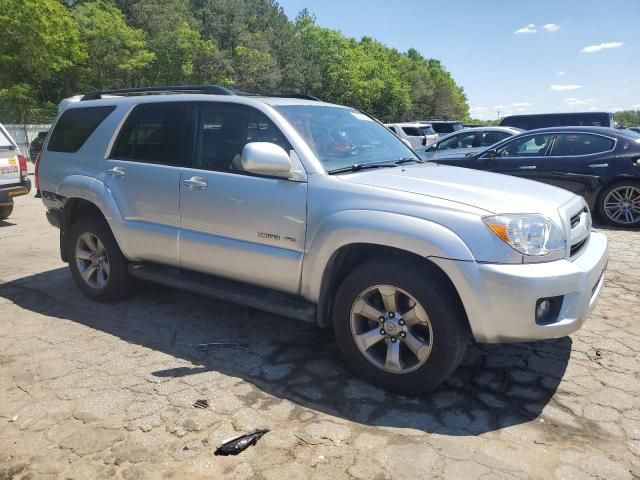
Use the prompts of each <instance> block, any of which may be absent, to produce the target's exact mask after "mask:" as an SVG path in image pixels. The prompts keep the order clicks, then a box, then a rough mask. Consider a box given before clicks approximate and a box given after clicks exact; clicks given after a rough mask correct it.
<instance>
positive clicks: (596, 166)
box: [589, 163, 609, 168]
mask: <svg viewBox="0 0 640 480" xmlns="http://www.w3.org/2000/svg"><path fill="white" fill-rule="evenodd" d="M608 166H609V164H608V163H592V164H591V165H589V168H607V167H608Z"/></svg>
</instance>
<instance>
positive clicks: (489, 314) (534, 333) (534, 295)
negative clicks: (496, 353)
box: [436, 232, 609, 343]
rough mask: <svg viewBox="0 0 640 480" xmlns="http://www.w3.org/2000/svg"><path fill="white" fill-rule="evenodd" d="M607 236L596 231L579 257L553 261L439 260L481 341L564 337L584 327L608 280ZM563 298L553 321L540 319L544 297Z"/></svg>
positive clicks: (474, 333)
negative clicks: (540, 321) (539, 303)
mask: <svg viewBox="0 0 640 480" xmlns="http://www.w3.org/2000/svg"><path fill="white" fill-rule="evenodd" d="M608 257H609V250H608V244H607V237H606V236H605V235H604V234H601V233H597V232H593V233H592V234H591V236H590V238H589V240H588V245H587V246H586V247H585V248H584V249H583V250H582V252H581V253H580V255H579V257H578V258H576V259H574V260H572V261H569V260H558V261H555V262H548V263H537V264H535V263H534V264H518V265H502V264H501V265H498V264H478V263H474V262H458V261H453V260H438V261H437V262H436V263H438V264H439V265H440V266H441V268H443V270H444V271H445V272H447V273H448V274H449V276H450V278H451V280H452V281H453V283H454V285H455V286H456V288H457V289H458V293H459V294H460V298H461V300H462V303H463V304H464V307H465V310H466V312H467V317H468V318H469V324H470V326H471V330H472V333H473V335H474V337H475V339H476V341H478V342H483V343H499V342H522V341H533V340H542V339H547V338H559V337H563V336H566V335H569V334H570V333H572V332H574V331H576V330H577V329H579V328H580V327H581V326H582V324H583V323H584V321H585V319H586V318H587V316H588V315H589V313H591V311H592V310H593V308H594V307H595V305H596V303H597V301H598V297H599V295H600V291H601V290H602V285H603V282H604V270H605V268H606V265H607V261H608ZM549 297H562V304H561V307H560V310H559V312H558V314H557V316H556V317H555V318H554V319H553V321H551V322H549V323H545V324H538V323H536V320H535V308H536V303H537V301H538V300H539V299H543V298H549Z"/></svg>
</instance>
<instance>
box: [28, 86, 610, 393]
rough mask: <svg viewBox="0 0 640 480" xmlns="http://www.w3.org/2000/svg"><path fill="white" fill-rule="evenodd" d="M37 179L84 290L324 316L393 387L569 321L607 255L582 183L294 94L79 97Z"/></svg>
mask: <svg viewBox="0 0 640 480" xmlns="http://www.w3.org/2000/svg"><path fill="white" fill-rule="evenodd" d="M37 181H38V184H39V187H40V190H41V192H42V198H43V202H44V205H45V206H46V209H47V217H48V219H49V221H50V223H51V224H53V225H54V226H56V227H59V229H60V252H61V256H62V259H63V260H64V261H65V262H68V263H69V267H70V270H71V274H72V276H73V279H74V281H75V282H76V283H77V285H78V287H79V288H80V290H82V291H83V292H84V293H85V294H86V295H87V296H89V297H90V298H92V299H94V300H97V301H113V300H116V299H119V298H122V297H123V296H125V295H127V294H128V293H129V292H130V291H131V279H132V278H134V277H137V278H141V279H145V280H149V281H153V282H158V283H162V284H167V285H171V286H175V287H178V288H182V289H186V290H189V291H193V292H198V293H202V294H206V295H211V296H213V297H216V298H221V299H224V300H228V301H231V302H237V303H241V304H246V305H250V306H252V307H255V308H259V309H263V310H267V311H270V312H274V313H277V314H282V315H285V316H289V317H293V318H298V319H301V320H306V321H309V322H315V323H317V324H318V325H319V326H320V327H330V326H333V329H334V331H335V336H336V340H337V343H338V345H339V347H340V349H341V351H342V353H343V354H344V357H345V358H346V360H347V362H348V363H349V364H350V365H351V367H352V368H353V369H354V370H355V371H356V372H358V373H359V374H361V375H363V376H365V377H366V378H368V379H369V380H371V381H373V382H375V383H376V384H378V385H381V386H382V387H384V388H386V389H389V390H392V391H397V392H403V393H416V392H420V391H425V390H428V389H431V388H433V387H434V386H436V385H438V384H439V383H440V382H441V381H442V380H444V379H445V378H446V377H447V376H448V375H450V374H451V373H452V372H453V371H454V369H455V368H456V367H457V366H458V364H459V363H460V361H461V360H462V358H463V355H464V353H465V350H466V348H467V346H468V344H469V343H470V342H471V341H472V340H474V341H476V342H485V343H497V342H518V341H534V340H541V339H547V338H557V337H562V336H565V335H568V334H570V333H571V332H573V331H575V330H576V329H578V328H579V327H580V326H581V325H582V323H583V322H584V320H585V318H586V317H587V316H588V314H589V312H590V311H591V309H592V308H593V307H594V305H595V303H596V301H597V299H598V296H599V294H600V290H601V288H602V284H603V272H604V269H605V266H606V263H607V257H608V248H607V239H606V237H605V236H604V235H603V234H601V233H597V232H592V231H591V216H590V213H589V210H588V208H587V206H586V204H585V202H584V200H583V199H582V198H581V197H578V196H576V195H574V194H572V193H569V192H567V191H565V190H560V189H558V188H554V187H551V186H547V185H544V184H540V183H535V182H531V181H527V180H522V179H518V178H513V177H507V176H502V175H496V174H492V173H486V172H480V171H471V170H465V169H460V168H455V167H448V166H437V165H431V164H424V163H423V162H422V161H421V160H420V159H419V158H418V157H417V156H416V155H415V154H414V152H413V151H412V150H411V149H410V148H408V147H407V146H406V145H405V144H404V143H403V142H402V141H401V140H400V139H399V138H398V137H397V136H395V135H394V134H392V133H391V132H390V131H389V130H387V129H386V128H385V127H384V126H383V125H382V124H380V123H379V122H377V121H376V120H375V119H373V118H371V117H370V116H368V115H366V114H364V113H362V112H360V111H357V110H354V109H352V108H348V107H343V106H338V105H332V104H328V103H323V102H321V101H318V100H317V99H314V98H313V97H305V96H304V95H293V96H289V97H285V96H271V97H261V96H249V95H246V94H236V93H235V92H233V91H230V90H227V89H225V88H222V87H217V86H197V87H193V86H192V87H162V88H158V87H156V88H148V89H130V90H118V91H109V92H94V93H91V94H88V95H85V96H84V97H82V99H81V100H80V101H76V102H69V103H68V104H67V105H66V106H65V108H64V109H63V110H62V112H61V113H60V114H59V116H58V118H57V120H56V122H55V125H54V127H53V128H52V129H51V132H50V133H49V135H48V137H47V139H46V141H45V144H44V149H43V153H42V157H41V160H40V163H39V172H38V178H37Z"/></svg>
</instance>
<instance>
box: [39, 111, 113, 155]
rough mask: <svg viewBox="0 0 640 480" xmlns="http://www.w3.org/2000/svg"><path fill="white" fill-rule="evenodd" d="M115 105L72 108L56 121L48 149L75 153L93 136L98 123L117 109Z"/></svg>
mask: <svg viewBox="0 0 640 480" xmlns="http://www.w3.org/2000/svg"><path fill="white" fill-rule="evenodd" d="M115 108H116V107H114V106H108V107H107V106H105V107H86V108H71V109H69V110H67V111H65V112H64V113H63V114H62V116H61V117H60V119H59V120H58V123H56V126H55V128H54V129H53V133H52V134H51V138H50V139H49V144H48V145H47V150H49V151H51V152H65V153H75V152H77V151H78V150H80V148H81V147H82V145H84V143H85V142H86V141H87V139H88V138H89V137H90V136H91V134H92V133H93V132H94V130H95V129H96V128H98V125H100V124H101V123H102V121H103V120H104V119H105V118H107V116H108V115H109V114H110V113H111V112H113V111H114V110H115Z"/></svg>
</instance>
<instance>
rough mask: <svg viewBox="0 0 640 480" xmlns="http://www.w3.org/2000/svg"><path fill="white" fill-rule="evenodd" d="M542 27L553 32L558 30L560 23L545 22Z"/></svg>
mask: <svg viewBox="0 0 640 480" xmlns="http://www.w3.org/2000/svg"><path fill="white" fill-rule="evenodd" d="M542 28H544V29H545V30H546V31H547V32H555V31H556V30H560V25H556V24H555V23H547V24H546V25H543V26H542Z"/></svg>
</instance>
